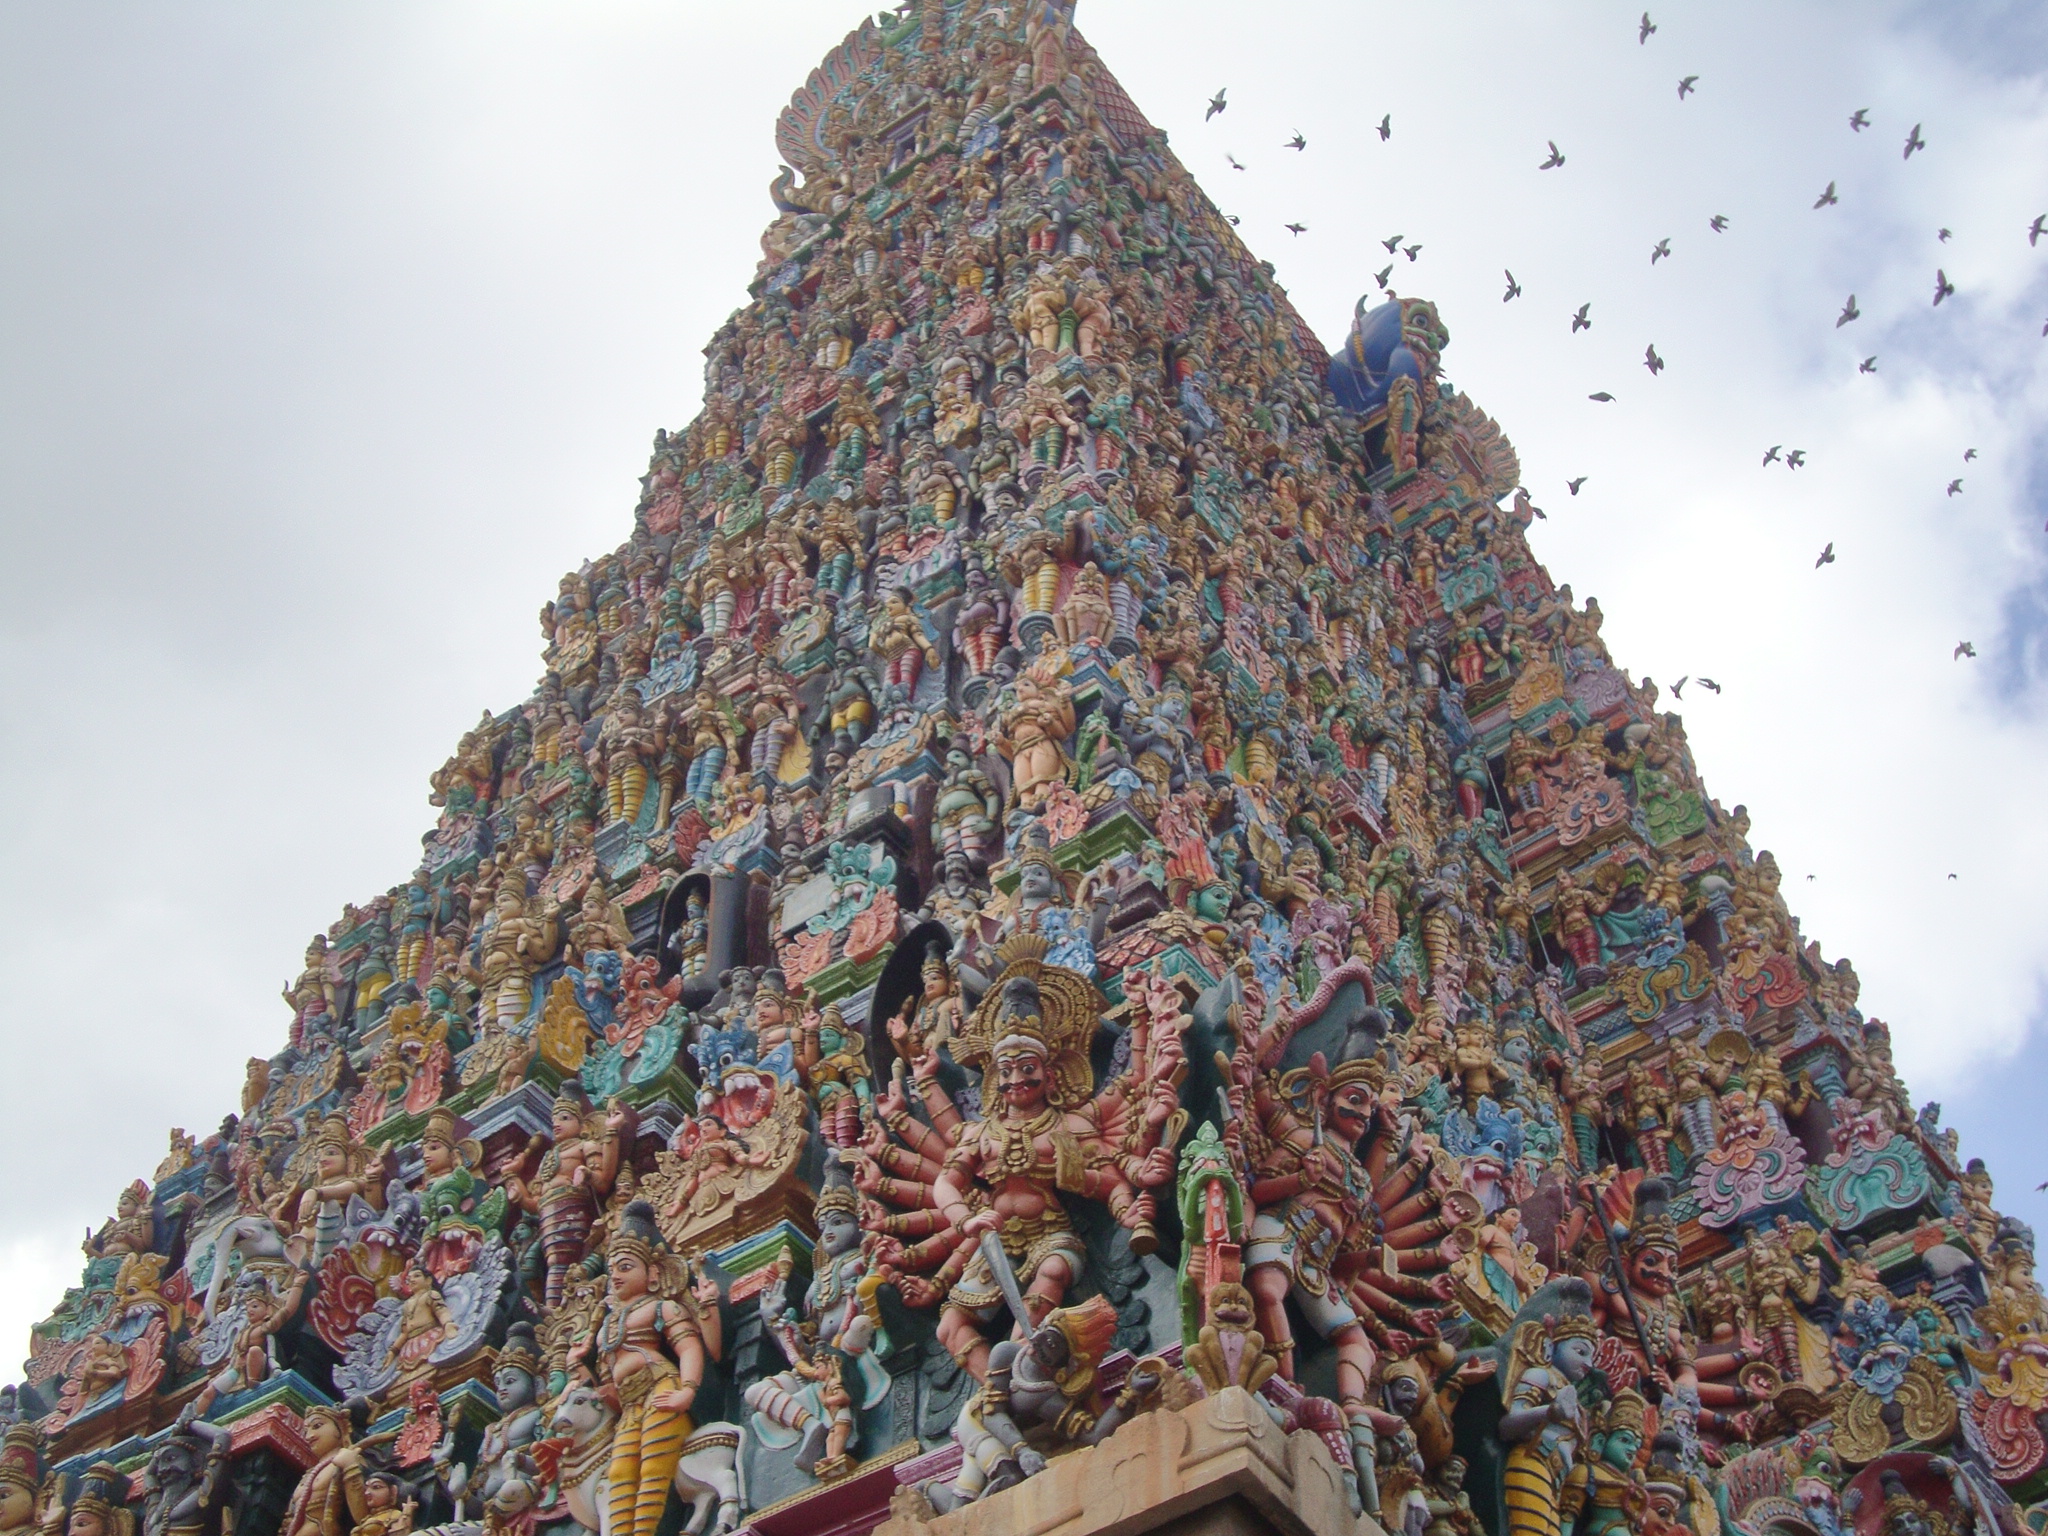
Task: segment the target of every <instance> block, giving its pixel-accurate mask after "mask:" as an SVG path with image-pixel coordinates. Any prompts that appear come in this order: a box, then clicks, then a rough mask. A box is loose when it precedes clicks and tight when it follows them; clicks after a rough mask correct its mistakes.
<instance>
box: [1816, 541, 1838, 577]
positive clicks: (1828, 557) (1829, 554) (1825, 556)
mask: <svg viewBox="0 0 2048 1536" xmlns="http://www.w3.org/2000/svg"><path fill="white" fill-rule="evenodd" d="M1834 563H1835V541H1834V540H1833V539H1830V540H1828V547H1827V548H1826V549H1824V550H1822V551H1821V552H1820V558H1819V559H1818V560H1816V561H1814V562H1813V568H1814V569H1815V570H1816V571H1817V570H1819V569H1820V568H1821V567H1822V566H1824V565H1833V564H1834Z"/></svg>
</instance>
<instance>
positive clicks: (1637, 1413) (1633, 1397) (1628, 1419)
mask: <svg viewBox="0 0 2048 1536" xmlns="http://www.w3.org/2000/svg"><path fill="white" fill-rule="evenodd" d="M1649 1412H1650V1405H1649V1403H1647V1402H1646V1401H1644V1399H1643V1395H1642V1393H1640V1392H1638V1391H1636V1390H1635V1389H1634V1388H1632V1387H1624V1388H1623V1389H1622V1390H1621V1391H1619V1392H1617V1393H1615V1394H1614V1401H1613V1402H1611V1403H1609V1404H1608V1405H1607V1416H1606V1418H1605V1419H1603V1420H1602V1421H1601V1425H1600V1427H1601V1428H1602V1429H1603V1430H1605V1431H1606V1432H1607V1433H1608V1434H1610V1435H1611V1434H1614V1433H1616V1432H1617V1431H1623V1430H1626V1431H1628V1432H1630V1433H1633V1434H1635V1435H1636V1436H1637V1437H1639V1438H1640V1436H1641V1435H1642V1433H1643V1427H1644V1425H1645V1424H1646V1423H1648V1421H1649Z"/></svg>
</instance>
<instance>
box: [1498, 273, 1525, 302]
mask: <svg viewBox="0 0 2048 1536" xmlns="http://www.w3.org/2000/svg"><path fill="white" fill-rule="evenodd" d="M1501 270H1502V271H1503V272H1506V271H1507V269H1506V268H1505V267H1503V268H1502V269H1501ZM1521 296H1522V285H1521V284H1520V283H1518V282H1516V281H1515V274H1514V273H1512V272H1508V291H1507V292H1506V293H1504V294H1502V295H1501V296H1500V301H1501V303H1503V304H1505V303H1507V302H1508V300H1510V299H1519V298H1520V297H1521Z"/></svg>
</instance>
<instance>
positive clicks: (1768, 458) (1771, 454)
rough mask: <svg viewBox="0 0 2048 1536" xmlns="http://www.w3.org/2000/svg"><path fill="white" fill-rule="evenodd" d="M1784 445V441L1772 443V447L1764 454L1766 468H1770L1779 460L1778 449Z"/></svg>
mask: <svg viewBox="0 0 2048 1536" xmlns="http://www.w3.org/2000/svg"><path fill="white" fill-rule="evenodd" d="M1784 446H1785V445H1784V444H1783V443H1773V444H1771V446H1770V449H1769V450H1768V451H1767V452H1766V453H1765V454H1764V468H1766V469H1769V468H1770V467H1771V466H1772V465H1773V464H1775V463H1777V462H1778V450H1779V449H1780V448H1783V447H1784Z"/></svg>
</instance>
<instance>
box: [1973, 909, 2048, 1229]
mask: <svg viewBox="0 0 2048 1536" xmlns="http://www.w3.org/2000/svg"><path fill="white" fill-rule="evenodd" d="M1949 879H1951V880H1953V879H1955V876H1954V875H1950V876H1949ZM2041 1187H2042V1188H2043V1189H2048V1184H2043V1185H2042V1186H2041Z"/></svg>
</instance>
